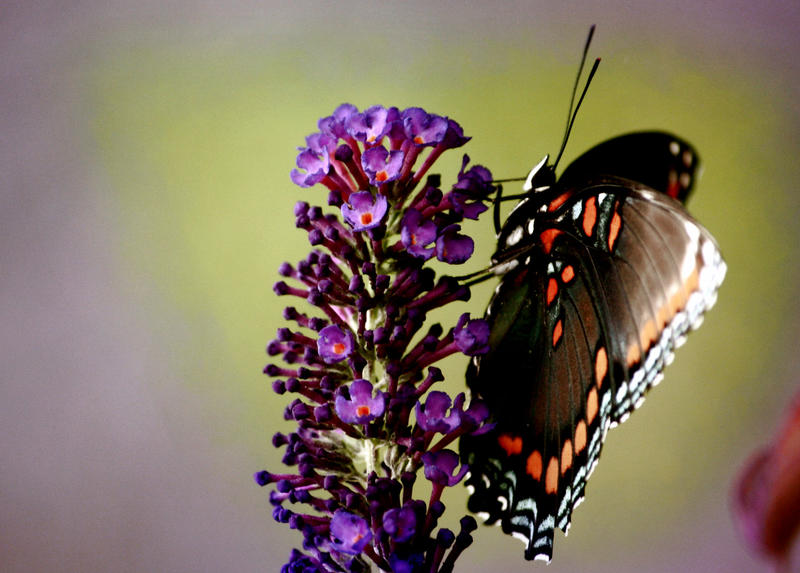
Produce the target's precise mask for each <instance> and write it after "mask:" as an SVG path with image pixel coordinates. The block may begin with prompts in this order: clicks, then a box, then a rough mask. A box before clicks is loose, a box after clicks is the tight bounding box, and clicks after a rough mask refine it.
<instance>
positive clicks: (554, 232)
mask: <svg viewBox="0 0 800 573" xmlns="http://www.w3.org/2000/svg"><path fill="white" fill-rule="evenodd" d="M562 232H563V231H561V230H560V229H546V230H544V231H542V232H541V233H540V234H539V240H540V241H541V242H542V248H544V252H545V254H550V251H551V250H552V248H553V241H555V239H556V237H558V236H559V235H560V234H561V233H562Z"/></svg>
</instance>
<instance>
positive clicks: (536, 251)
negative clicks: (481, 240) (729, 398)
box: [462, 133, 725, 560]
mask: <svg viewBox="0 0 800 573" xmlns="http://www.w3.org/2000/svg"><path fill="white" fill-rule="evenodd" d="M662 136H663V137H662ZM625 138H627V139H625ZM631 138H633V139H631ZM619 139H624V140H625V141H627V143H626V146H630V145H632V144H636V143H637V141H636V138H635V137H634V136H623V138H619ZM673 141H677V140H676V139H675V138H671V137H670V136H667V135H666V134H653V133H648V134H644V135H643V140H642V141H641V142H640V143H641V144H654V145H658V146H659V149H660V148H661V146H663V145H666V146H667V147H669V144H670V143H672V142H673ZM614 142H616V140H611V143H606V144H601V145H600V146H598V148H595V149H593V150H590V151H589V152H587V154H585V155H584V156H581V158H579V159H578V160H576V163H578V162H582V163H579V164H582V165H584V166H589V165H594V164H596V163H597V162H598V161H600V160H599V159H598V158H600V157H606V158H607V157H608V156H616V155H617V154H620V155H625V154H624V153H623V152H624V149H621V148H620V147H619V145H618V143H619V142H617V143H614ZM687 149H688V150H690V149H691V148H688V146H687V145H686V144H684V143H682V142H681V143H680V149H679V152H680V153H679V154H678V156H676V155H675V154H673V153H671V152H670V153H669V157H672V158H673V160H667V161H666V165H664V166H663V169H662V170H663V171H665V172H666V173H670V172H672V170H674V169H676V167H675V166H674V165H673V163H676V162H677V163H679V164H683V163H684V156H688V154H684V153H683V152H684V151H685V150H687ZM595 154H596V155H597V157H593V155H595ZM676 157H677V159H676ZM691 157H692V158H694V157H695V155H694V153H693V152H691ZM587 158H588V159H587ZM624 163H625V162H624V161H621V160H617V165H616V166H615V168H616V169H617V170H621V171H623V172H625V174H626V175H628V176H630V175H635V172H634V171H631V170H629V169H628V170H626V168H625V165H624ZM690 163H691V165H690V167H688V168H687V170H685V171H682V173H689V174H690V175H689V176H688V177H683V178H681V176H680V175H678V176H677V181H678V187H676V186H675V185H672V186H670V185H669V181H670V180H671V178H672V179H674V177H673V176H669V175H667V176H666V177H662V178H661V180H663V181H666V182H667V183H661V184H660V185H661V188H660V189H658V190H654V189H651V188H649V187H648V186H646V185H642V184H640V183H637V182H634V181H632V180H630V179H627V178H619V177H615V176H613V175H607V174H603V173H602V171H603V170H602V169H598V170H595V171H592V170H589V171H590V172H589V173H584V175H585V177H584V178H583V179H581V178H579V177H578V175H577V173H578V171H577V170H574V169H573V167H572V166H570V168H568V169H567V171H566V172H565V174H567V173H569V171H570V169H573V171H572V174H570V179H568V181H572V182H573V186H570V187H567V186H563V187H557V190H558V191H559V192H560V193H558V194H555V197H556V200H552V197H553V194H550V195H549V197H551V199H548V200H546V201H540V202H538V203H537V202H536V201H535V200H534V199H533V197H531V198H529V199H526V200H523V201H522V202H521V204H520V206H518V207H517V209H515V211H514V213H512V215H511V216H510V217H509V220H508V222H507V223H506V225H505V226H504V228H503V230H502V231H501V233H500V248H499V251H498V253H497V254H496V255H495V263H496V264H498V263H500V264H503V265H504V269H505V270H507V272H506V274H505V275H504V276H503V277H502V281H501V283H500V285H499V286H498V288H497V290H496V292H495V295H494V297H493V298H492V301H491V302H490V304H489V309H488V310H487V320H488V321H489V323H490V326H491V337H490V344H489V345H490V350H489V352H488V353H487V354H486V355H483V356H481V357H479V358H477V359H476V360H475V361H473V363H472V364H471V366H470V369H469V371H468V373H467V380H468V384H469V386H470V388H471V389H472V391H473V393H474V394H476V395H478V396H480V397H481V398H483V399H484V400H485V401H486V402H487V403H488V405H489V408H490V410H491V411H492V412H493V414H494V418H495V423H496V424H497V425H496V427H495V430H494V431H493V432H491V433H489V434H486V435H483V436H477V437H465V438H462V452H463V454H464V457H465V461H466V462H467V463H468V464H470V469H471V472H472V473H471V476H470V478H469V479H468V485H470V486H471V487H472V488H473V490H474V492H473V494H472V496H471V498H470V509H471V510H472V511H476V512H479V513H483V514H485V515H486V517H487V518H488V521H489V522H490V523H492V522H500V524H501V525H502V527H503V530H504V531H505V532H507V533H511V534H514V535H516V536H518V537H521V538H522V539H523V540H524V542H525V543H526V551H525V556H526V558H527V559H533V558H544V559H547V560H549V559H550V557H551V556H552V545H553V532H554V529H555V528H556V527H558V528H560V529H562V530H563V531H565V532H566V530H567V528H568V526H569V523H570V518H571V514H572V510H573V509H574V507H575V506H576V505H577V504H578V503H579V502H580V501H581V499H582V498H583V493H584V488H585V484H586V480H587V479H588V477H589V475H590V474H591V472H592V470H593V469H594V466H595V464H596V463H597V459H598V456H599V454H600V450H601V447H602V443H603V440H604V438H605V434H606V432H607V430H608V429H609V427H611V426H613V425H616V424H617V423H619V422H621V421H623V420H624V419H625V418H626V417H627V416H628V414H629V413H630V412H631V411H632V410H633V409H634V408H636V407H637V406H638V405H639V404H640V403H641V401H642V400H643V398H644V394H645V392H646V391H647V390H648V389H649V388H650V387H651V386H652V385H653V384H655V383H657V381H658V380H659V378H660V376H661V371H662V369H663V367H664V366H665V364H667V363H668V362H669V361H670V359H671V356H672V352H673V350H674V349H675V348H676V347H677V346H678V345H679V344H680V343H681V342H682V341H683V339H684V337H685V335H686V333H687V332H688V331H689V330H690V329H691V328H693V327H695V326H697V325H698V324H699V322H700V320H701V318H702V314H703V313H704V312H705V311H706V310H707V309H708V308H710V307H711V306H712V305H713V303H714V300H715V297H716V290H717V288H718V286H719V284H720V283H721V282H722V279H723V277H724V273H725V265H724V263H723V262H722V259H721V256H720V254H719V250H718V248H717V246H716V244H715V242H714V240H713V238H712V237H711V236H710V234H709V233H708V232H707V231H706V230H705V229H704V228H703V227H702V226H700V225H699V224H698V223H697V222H696V221H694V219H692V217H691V216H690V215H689V214H688V213H687V212H686V210H685V209H684V208H683V206H682V205H681V203H680V202H678V201H677V200H673V199H672V198H670V197H669V196H668V194H674V196H675V197H676V199H678V200H683V199H685V198H686V196H687V194H688V192H689V190H690V188H691V183H692V177H691V174H692V173H693V169H694V165H695V164H696V162H695V161H694V160H692V161H691V162H690ZM573 165H574V164H573ZM586 169H588V167H586ZM651 170H652V168H651ZM596 171H600V172H599V173H598V172H596ZM657 179H658V177H655V176H653V177H651V181H656V180H657ZM558 185H561V181H559V183H558ZM670 192H671V193H670Z"/></svg>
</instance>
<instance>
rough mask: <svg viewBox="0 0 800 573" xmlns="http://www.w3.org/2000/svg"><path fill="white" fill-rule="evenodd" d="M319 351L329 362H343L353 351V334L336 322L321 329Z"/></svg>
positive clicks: (318, 340) (318, 343) (318, 341)
mask: <svg viewBox="0 0 800 573" xmlns="http://www.w3.org/2000/svg"><path fill="white" fill-rule="evenodd" d="M317 352H318V353H319V355H320V356H321V357H322V359H323V360H324V361H325V362H326V363H327V364H335V363H336V362H341V361H342V360H344V359H345V358H347V357H348V356H350V355H351V354H352V353H353V334H352V333H351V332H350V331H349V330H348V331H347V332H346V333H345V331H343V330H342V329H341V328H340V327H338V326H336V325H335V324H331V325H330V326H326V327H325V328H323V329H322V330H320V331H319V338H318V339H317Z"/></svg>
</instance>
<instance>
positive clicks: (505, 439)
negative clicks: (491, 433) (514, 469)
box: [497, 434, 522, 456]
mask: <svg viewBox="0 0 800 573" xmlns="http://www.w3.org/2000/svg"><path fill="white" fill-rule="evenodd" d="M497 443H498V444H500V447H501V448H503V449H504V450H505V451H506V454H508V455H509V456H511V455H514V454H518V453H520V452H521V451H522V438H520V437H519V436H512V435H511V434H501V435H500V437H499V438H497Z"/></svg>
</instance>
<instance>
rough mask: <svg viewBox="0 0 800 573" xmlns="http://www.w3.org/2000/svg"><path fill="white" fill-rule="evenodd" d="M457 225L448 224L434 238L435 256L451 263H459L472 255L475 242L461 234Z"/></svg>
mask: <svg viewBox="0 0 800 573" xmlns="http://www.w3.org/2000/svg"><path fill="white" fill-rule="evenodd" d="M460 230H461V226H459V225H455V224H454V225H448V226H447V227H445V228H444V229H442V231H441V233H439V237H438V238H437V239H436V258H437V259H439V260H440V261H442V262H445V263H450V264H451V265H460V264H461V263H464V262H466V260H467V259H469V258H470V257H471V256H472V252H473V251H474V250H475V244H474V243H473V241H472V239H471V238H470V237H468V236H467V235H462V234H460V233H459V232H458V231H460Z"/></svg>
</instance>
